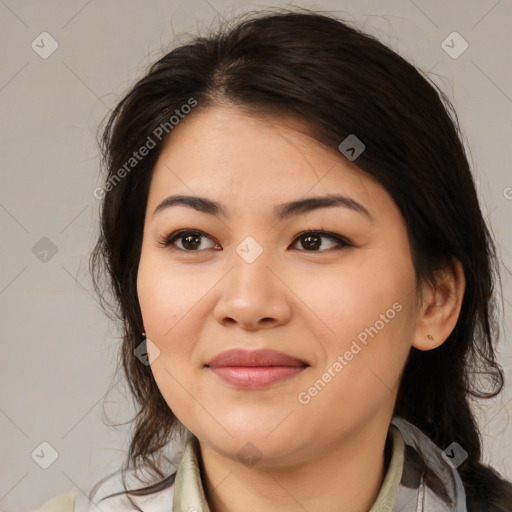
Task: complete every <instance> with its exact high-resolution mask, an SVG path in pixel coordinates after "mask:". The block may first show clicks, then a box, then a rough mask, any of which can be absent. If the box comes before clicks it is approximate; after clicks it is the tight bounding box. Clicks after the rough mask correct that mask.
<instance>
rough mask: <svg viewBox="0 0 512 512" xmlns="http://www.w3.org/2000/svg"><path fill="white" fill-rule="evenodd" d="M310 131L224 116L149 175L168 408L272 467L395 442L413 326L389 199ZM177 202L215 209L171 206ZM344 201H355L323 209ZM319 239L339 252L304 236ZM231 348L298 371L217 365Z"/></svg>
mask: <svg viewBox="0 0 512 512" xmlns="http://www.w3.org/2000/svg"><path fill="white" fill-rule="evenodd" d="M300 129H301V127H300V125H299V124H297V122H295V124H294V122H293V121H292V120H291V119H289V118H286V119H285V118H280V119H279V120H274V121H271V120H270V119H263V118H259V119H257V118H254V117H248V116H247V115H244V114H242V113H240V112H239V111H237V110H235V109H234V108H227V107H225V108H218V109H210V110H206V111H203V112H197V113H195V114H194V116H191V117H190V118H188V119H185V120H184V121H183V122H182V123H181V124H180V125H178V126H177V127H176V128H175V129H174V130H173V132H172V134H171V136H170V138H169V140H168V143H167V144H166V146H165V147H164V150H163V152H162V154H161V155H160V157H159V160H158V162H157V164H156V167H155V170H154V176H153V178H152V182H151V186H150V191H149V197H148V205H147V210H146V218H145V226H144V237H143V243H142V253H141V259H140V265H139V269H138V277H137V286H138V295H139V301H140V306H141V310H142V316H143V322H144V328H145V331H146V334H147V337H148V339H149V340H151V343H148V348H149V352H150V359H151V358H153V357H154V358H155V359H154V361H152V363H151V369H152V372H153V374H154V377H155V379H156V382H157V384H158V387H159V389H160V391H161V393H162V395H163V397H164V399H165V400H166V402H167V404H168V405H169V407H170V408H171V409H172V411H173V412H174V413H175V415H176V416H177V417H178V419H179V420H180V421H181V422H182V423H183V424H184V425H185V426H186V427H187V428H188V429H189V430H190V431H191V432H193V433H194V434H195V435H196V436H197V437H198V438H199V440H200V442H201V443H202V445H203V446H205V447H208V448H209V449H211V450H215V451H216V452H217V453H218V454H221V455H224V456H227V457H230V458H233V459H234V460H235V459H236V458H238V459H240V458H244V457H245V456H247V455H248V456H249V458H250V457H251V456H252V457H253V458H257V459H259V460H260V463H266V464H268V465H269V466H270V465H277V464H286V463H291V462H294V463H297V462H299V461H301V460H307V459H311V458H313V457H316V456H318V454H320V453H323V452H325V451H326V450H332V449H333V448H334V447H335V446H340V445H341V443H346V441H347V440H349V439H352V440H354V439H356V438H357V436H358V435H362V434H361V433H362V432H366V433H367V434H368V433H370V432H378V431H379V429H380V432H382V428H384V431H385V430H387V426H388V425H389V421H390V419H391V417H392V411H393V406H394V403H395V399H396V392H397V388H398V384H399V379H400V374H401V371H402V368H403V366H404V364H405V360H406V358H407V355H408V352H409V349H410V346H411V343H412V341H413V338H414V336H415V330H416V320H417V318H418V311H417V305H416V286H415V285H416V282H415V275H414V269H413V265H412V259H411V253H410V245H409V241H408V237H407V233H406V226H405V223H404V221H403V218H402V216H401V214H400V212H399V210H398V208H397V206H396V205H395V203H394V201H393V200H392V199H391V197H390V196H389V194H388V193H387V192H386V191H385V189H384V188H383V187H381V186H380V185H379V184H378V183H376V182H375V181H373V180H372V179H371V178H370V177H369V176H368V175H366V174H365V173H363V172H362V171H361V170H359V169H358V168H357V167H355V165H354V163H355V164H357V160H356V161H355V162H354V163H351V162H349V161H348V160H346V159H345V158H344V157H343V156H342V155H341V153H336V151H337V148H334V150H332V151H329V150H327V149H326V148H324V147H322V146H320V145H319V144H318V143H316V142H315V141H314V140H313V139H311V138H309V137H308V136H307V135H305V134H304V133H303V132H301V131H300ZM340 142H341V141H340ZM178 195H179V196H191V197H201V198H204V200H205V202H200V201H198V200H194V201H192V200H188V201H181V202H180V201H178V202H175V203H174V204H173V205H170V204H169V203H168V204H167V205H162V202H163V201H164V200H166V198H168V197H170V196H178ZM334 195H339V196H344V197H345V198H346V199H345V200H341V199H340V200H338V202H337V203H336V202H333V203H332V205H331V206H325V205H324V206H322V203H321V201H320V199H322V198H326V197H327V196H334ZM314 198H315V199H314ZM317 199H318V200H317ZM206 201H208V202H206ZM210 202H211V203H215V204H216V205H219V206H218V207H217V206H215V207H214V206H212V204H210ZM296 202H297V203H298V204H297V205H296V207H293V206H290V204H293V203H296ZM356 203H358V204H359V205H361V206H360V207H355V206H354V205H356ZM159 205H162V206H161V207H160V208H158V207H159ZM187 205H188V206H187ZM193 205H195V207H192V206H193ZM363 208H364V209H365V210H366V211H367V212H368V213H367V214H366V213H364V210H363ZM156 210H158V211H156ZM178 230H187V231H192V233H190V232H188V233H181V235H178V236H176V237H175V238H174V239H173V238H172V237H171V235H173V234H174V233H176V232H177V231H178ZM319 230H324V231H327V232H329V233H330V234H332V235H333V236H335V237H339V239H340V240H339V241H337V240H336V239H335V238H330V237H329V236H326V235H319V234H315V233H308V231H319ZM198 232H199V233H198ZM166 239H170V241H171V243H170V244H169V245H168V246H165V245H163V243H162V242H164V241H165V240H166ZM345 244H346V245H345ZM153 344H154V345H153ZM151 347H152V348H151ZM233 349H241V350H244V351H250V352H252V351H257V350H260V349H265V350H267V349H269V350H275V351H278V352H281V353H283V354H285V355H287V356H289V358H288V359H287V360H285V359H279V358H277V359H276V358H274V359H272V358H270V359H269V358H268V357H263V358H260V359H257V358H256V359H253V360H252V364H256V365H259V366H256V367H248V365H249V364H251V363H249V362H247V360H246V359H244V357H242V358H241V359H240V358H238V359H236V358H232V359H229V358H227V359H225V360H224V363H222V362H219V366H215V364H214V363H212V365H211V366H209V365H208V363H210V362H211V361H212V360H213V359H214V358H215V357H216V356H218V355H219V354H221V353H223V352H225V351H228V350H233ZM244 354H245V356H247V353H243V354H242V356H244ZM256 355H258V354H257V353H256ZM259 355H261V353H260V354H259ZM156 356H157V357H156ZM270 364H276V365H277V366H275V367H274V368H273V369H272V368H270V367H269V365H270ZM223 365H224V366H223ZM248 443H251V444H248ZM247 452H250V453H247Z"/></svg>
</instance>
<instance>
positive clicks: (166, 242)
mask: <svg viewBox="0 0 512 512" xmlns="http://www.w3.org/2000/svg"><path fill="white" fill-rule="evenodd" d="M185 234H193V235H197V236H200V237H202V238H208V239H209V240H212V241H213V242H215V243H216V244H218V242H217V241H216V240H215V239H213V238H212V237H210V236H209V235H207V234H206V233H205V232H204V231H201V230H199V229H192V228H184V229H179V230H177V231H173V232H172V233H171V234H170V235H168V236H166V237H163V238H162V239H161V240H158V242H157V243H158V245H159V246H161V247H165V248H167V249H171V250H177V251H181V252H185V253H200V252H202V251H204V250H205V249H201V250H194V251H187V250H185V249H180V248H179V247H176V246H174V242H175V241H176V240H177V239H179V238H180V237H181V236H183V235H185ZM306 235H317V236H320V237H322V238H327V239H329V240H331V241H333V242H335V243H336V244H337V246H336V247H331V248H330V249H323V250H319V251H307V250H300V251H299V252H305V253H320V254H322V253H325V252H329V251H333V250H334V251H335V250H341V249H344V248H347V247H354V244H353V243H352V242H351V241H350V240H348V239H347V238H346V237H344V236H341V235H338V234H337V233H333V232H331V231H326V230H324V229H306V230H304V231H301V232H300V233H298V234H297V235H295V236H294V238H293V240H292V245H295V243H296V242H297V241H298V240H299V239H300V238H301V237H303V236H306ZM218 245H220V244H218Z"/></svg>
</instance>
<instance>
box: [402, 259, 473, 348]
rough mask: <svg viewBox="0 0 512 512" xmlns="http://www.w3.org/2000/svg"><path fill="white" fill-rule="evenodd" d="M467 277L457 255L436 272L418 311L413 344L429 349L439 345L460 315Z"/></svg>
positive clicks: (449, 332) (445, 338)
mask: <svg viewBox="0 0 512 512" xmlns="http://www.w3.org/2000/svg"><path fill="white" fill-rule="evenodd" d="M465 289H466V280H465V277H464V270H463V268H462V264H461V263H460V261H459V260H458V259H456V258H452V263H451V264H450V265H448V266H446V267H444V268H443V269H441V270H440V271H439V272H438V276H437V278H436V286H435V288H434V287H432V286H430V287H429V290H428V293H426V294H425V295H426V297H425V300H424V303H423V306H422V309H421V311H420V312H419V315H420V316H419V318H418V322H417V326H416V331H415V333H414V339H413V341H412V346H413V347H415V348H416V349H418V350H432V349H434V348H437V347H439V346H441V345H442V344H443V343H444V342H445V341H446V340H447V338H448V336H449V335H450V334H451V332H452V331H453V329H454V328H455V325H456V324H457V320H458V318H459V314H460V310H461V307H462V299H463V298H464V291H465Z"/></svg>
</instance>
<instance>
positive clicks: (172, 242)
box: [160, 229, 213, 252]
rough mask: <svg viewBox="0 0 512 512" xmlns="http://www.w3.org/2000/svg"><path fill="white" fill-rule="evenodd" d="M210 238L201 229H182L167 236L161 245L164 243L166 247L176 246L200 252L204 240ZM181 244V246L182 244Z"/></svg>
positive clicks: (179, 248)
mask: <svg viewBox="0 0 512 512" xmlns="http://www.w3.org/2000/svg"><path fill="white" fill-rule="evenodd" d="M203 238H204V239H207V240H211V239H210V238H208V237H207V236H206V235H205V234H204V233H202V232H201V231H191V230H187V229H181V230H179V231H176V232H175V233H173V234H171V235H170V236H169V237H167V238H166V239H165V240H164V241H162V242H160V245H163V246H164V247H171V246H175V248H176V249H178V250H181V251H187V252H199V250H203V249H199V247H200V245H201V243H202V240H203ZM179 244H181V247H180V245H179ZM212 248H213V247H206V249H212Z"/></svg>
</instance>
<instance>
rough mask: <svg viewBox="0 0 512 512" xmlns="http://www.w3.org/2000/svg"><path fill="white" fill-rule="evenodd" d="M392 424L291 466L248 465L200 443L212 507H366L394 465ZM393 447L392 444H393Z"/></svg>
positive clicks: (227, 510)
mask: <svg viewBox="0 0 512 512" xmlns="http://www.w3.org/2000/svg"><path fill="white" fill-rule="evenodd" d="M387 432H388V425H385V428H382V427H381V428H379V430H378V431H377V430H376V429H375V428H366V429H364V430H361V431H359V432H357V433H353V434H351V435H350V437H345V438H343V439H342V440H339V441H338V442H337V443H335V444H333V445H332V446H325V445H324V446H323V450H322V453H321V455H318V456H317V457H315V458H314V459H308V460H306V461H304V462H303V463H301V464H294V465H293V466H287V467H276V466H271V467H270V466H265V465H263V464H259V463H258V464H256V465H255V466H253V467H251V468H248V467H246V466H244V465H243V464H241V463H240V462H239V461H234V460H232V459H227V458H226V457H223V456H221V455H219V454H218V453H217V452H215V451H214V450H211V449H210V448H209V447H207V446H204V445H200V452H201V456H200V464H201V475H202V478H203V487H204V490H205V495H206V498H207V500H208V504H209V506H210V510H211V512H237V511H240V510H251V512H266V511H268V510H280V511H283V512H299V511H300V512H303V511H305V510H307V511H308V512H317V511H318V512H320V511H322V512H339V510H344V511H345V512H365V511H368V510H370V508H371V507H372V505H373V504H374V502H375V500H376V498H377V495H378V493H379V490H380V488H381V486H382V481H383V479H384V476H385V473H386V471H387V467H388V465H389V458H390V450H385V445H386V439H387ZM388 448H389V447H388Z"/></svg>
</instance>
